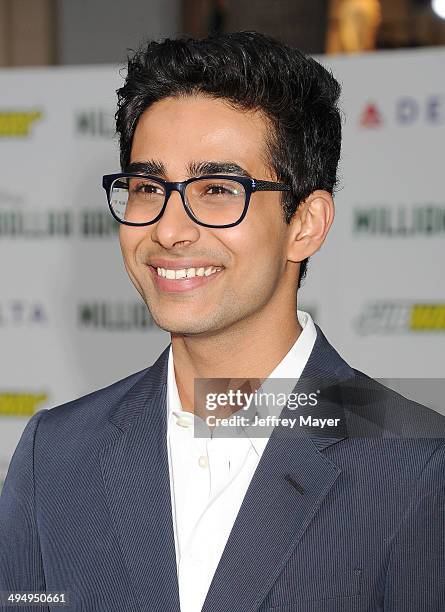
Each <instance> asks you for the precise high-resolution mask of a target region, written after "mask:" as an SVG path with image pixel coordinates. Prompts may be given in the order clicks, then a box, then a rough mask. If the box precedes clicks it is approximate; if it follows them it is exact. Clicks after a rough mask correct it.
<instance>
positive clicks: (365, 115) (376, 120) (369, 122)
mask: <svg viewBox="0 0 445 612" xmlns="http://www.w3.org/2000/svg"><path fill="white" fill-rule="evenodd" d="M359 123H360V125H361V126H362V127H364V128H377V127H380V126H381V125H382V123H383V117H382V115H381V113H380V111H379V109H378V108H377V105H376V104H367V105H366V106H365V108H364V110H363V112H362V114H361V116H360V120H359Z"/></svg>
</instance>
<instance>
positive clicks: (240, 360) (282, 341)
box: [172, 301, 302, 412]
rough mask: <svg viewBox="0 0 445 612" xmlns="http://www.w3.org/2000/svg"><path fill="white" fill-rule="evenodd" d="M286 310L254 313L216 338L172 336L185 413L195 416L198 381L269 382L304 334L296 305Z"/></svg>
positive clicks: (222, 331) (221, 332) (219, 332)
mask: <svg viewBox="0 0 445 612" xmlns="http://www.w3.org/2000/svg"><path fill="white" fill-rule="evenodd" d="M287 310H288V311H287V312H285V313H284V312H281V313H279V314H278V313H277V311H276V310H275V311H274V309H273V308H271V309H270V312H264V311H263V312H261V313H254V314H253V315H251V316H250V317H248V318H246V319H243V320H242V321H239V322H237V323H236V325H232V326H231V327H230V328H228V329H224V330H221V331H218V332H215V333H213V334H208V335H199V336H186V335H174V334H173V335H172V350H173V360H174V366H175V377H176V384H177V387H178V392H179V397H180V399H181V404H182V409H183V410H187V411H189V412H193V390H194V379H195V378H254V379H265V378H267V377H268V376H269V374H270V373H271V372H272V371H273V370H274V369H275V367H276V366H277V365H278V364H279V363H280V361H281V360H282V359H283V358H284V356H285V355H286V354H287V353H288V352H289V350H290V349H291V347H292V346H293V344H294V343H295V341H296V339H297V338H298V337H299V335H300V333H301V332H302V328H301V325H300V323H299V322H298V318H297V315H296V303H295V301H294V302H293V304H292V305H290V307H289V308H288V309H287ZM282 321H287V324H286V325H283V324H282Z"/></svg>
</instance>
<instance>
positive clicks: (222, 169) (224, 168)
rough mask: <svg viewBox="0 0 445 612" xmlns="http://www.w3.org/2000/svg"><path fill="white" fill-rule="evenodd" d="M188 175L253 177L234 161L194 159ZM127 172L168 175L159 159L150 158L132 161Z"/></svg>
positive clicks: (163, 176) (162, 176)
mask: <svg viewBox="0 0 445 612" xmlns="http://www.w3.org/2000/svg"><path fill="white" fill-rule="evenodd" d="M186 169H187V175H188V177H189V178H191V177H195V176H203V175H205V174H236V175H238V176H246V177H248V178H252V175H251V174H249V172H247V170H246V169H245V168H242V167H241V166H240V165H239V164H237V163H235V162H232V161H211V160H209V161H199V162H198V161H192V162H190V163H189V164H188V165H187V168H186ZM125 172H129V173H134V174H151V175H152V176H159V177H161V178H163V179H166V177H167V170H166V167H165V165H164V164H163V163H162V162H161V161H158V160H155V159H149V160H146V161H138V162H131V163H130V164H129V165H128V166H127V167H126V169H125Z"/></svg>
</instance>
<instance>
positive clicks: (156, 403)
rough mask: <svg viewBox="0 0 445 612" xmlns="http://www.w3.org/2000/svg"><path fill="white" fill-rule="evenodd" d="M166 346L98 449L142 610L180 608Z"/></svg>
mask: <svg viewBox="0 0 445 612" xmlns="http://www.w3.org/2000/svg"><path fill="white" fill-rule="evenodd" d="M167 365H168V348H167V349H166V350H165V351H164V352H163V353H162V355H161V356H160V357H159V359H158V360H157V362H156V363H155V364H154V365H153V366H152V367H151V368H150V369H149V370H148V371H147V373H146V374H144V375H143V376H142V377H141V379H139V381H138V382H137V383H136V384H135V385H134V387H132V388H131V389H130V391H129V392H128V393H127V394H126V395H125V396H124V398H123V400H122V401H121V402H120V403H119V404H118V405H117V406H116V408H115V409H114V411H113V413H112V414H111V416H110V421H111V422H112V423H113V426H112V431H111V435H110V439H111V442H109V443H108V444H107V445H106V446H105V447H104V448H103V449H102V451H101V453H100V465H101V470H102V475H103V479H104V483H105V489H106V496H107V501H108V505H109V509H110V514H111V517H112V520H113V523H114V526H115V529H116V533H117V537H118V539H119V545H120V547H121V550H122V554H123V558H124V561H125V563H126V566H127V568H128V574H129V577H130V581H131V582H132V584H133V588H134V591H135V593H136V595H137V598H138V601H139V603H140V609H141V610H144V611H147V612H152V611H153V610H168V611H169V612H179V611H180V606H179V591H178V581H177V571H176V553H175V542H174V533H173V521H172V513H171V500H170V479H169V470H168V453H167V441H166V433H167V419H166V382H167Z"/></svg>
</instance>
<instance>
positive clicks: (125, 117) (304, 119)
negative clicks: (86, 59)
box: [116, 32, 341, 287]
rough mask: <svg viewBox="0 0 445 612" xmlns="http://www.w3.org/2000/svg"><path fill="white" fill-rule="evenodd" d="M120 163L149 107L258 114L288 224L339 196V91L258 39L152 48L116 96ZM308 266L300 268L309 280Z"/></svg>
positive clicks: (235, 36) (324, 76) (138, 57)
mask: <svg viewBox="0 0 445 612" xmlns="http://www.w3.org/2000/svg"><path fill="white" fill-rule="evenodd" d="M117 94H118V110H117V112H116V131H117V133H118V134H119V138H120V161H121V166H122V169H125V168H126V167H127V165H128V164H129V161H130V153H131V146H132V141H133V135H134V131H135V128H136V124H137V122H138V120H139V117H140V116H141V114H142V113H143V112H144V111H145V109H147V108H148V107H149V106H150V105H151V104H153V103H154V102H157V101H158V100H161V99H163V98H167V97H169V96H186V95H194V94H204V95H208V96H211V97H214V98H219V99H224V100H226V101H227V102H229V103H230V104H232V105H233V107H235V108H238V109H245V110H260V111H262V112H263V114H264V115H265V116H266V117H267V118H268V119H269V121H270V122H271V125H272V128H273V129H272V130H271V135H270V137H269V140H268V142H267V143H266V150H267V157H268V163H269V165H270V167H271V169H273V170H274V172H275V174H276V177H277V180H278V181H281V182H284V183H288V184H289V185H291V186H292V192H283V194H282V206H283V216H284V219H285V221H286V223H290V220H291V218H292V216H293V214H294V212H295V210H296V209H297V207H298V205H299V203H300V202H302V201H304V199H305V198H307V196H308V195H309V194H310V193H312V192H313V191H314V190H316V189H325V190H326V191H328V192H330V193H333V191H334V188H335V186H336V183H337V166H338V161H339V157H340V148H341V115H340V110H339V108H338V99H339V96H340V85H339V83H338V82H337V81H336V79H335V78H334V77H333V75H332V74H331V73H330V72H329V71H328V70H326V68H324V67H323V66H321V65H320V64H319V63H318V62H316V61H315V60H314V59H312V58H310V57H308V56H306V55H305V54H303V53H302V52H301V51H298V50H297V49H292V48H291V47H289V46H287V45H286V44H284V43H281V42H279V41H278V40H275V39H273V38H271V37H269V36H266V35H264V34H260V33H257V32H236V33H230V34H213V35H211V36H209V37H208V38H204V39H192V38H179V39H165V40H162V41H161V42H156V41H150V42H148V44H146V45H145V46H144V47H143V48H142V49H141V50H139V51H138V52H136V53H134V54H133V56H132V57H130V58H129V59H128V72H127V76H126V80H125V84H124V85H123V87H121V88H120V89H118V90H117ZM307 261H308V260H307V259H305V260H304V261H303V262H302V264H301V267H300V277H299V280H298V287H299V286H300V284H301V280H302V279H303V278H304V276H305V275H306V269H307Z"/></svg>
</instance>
